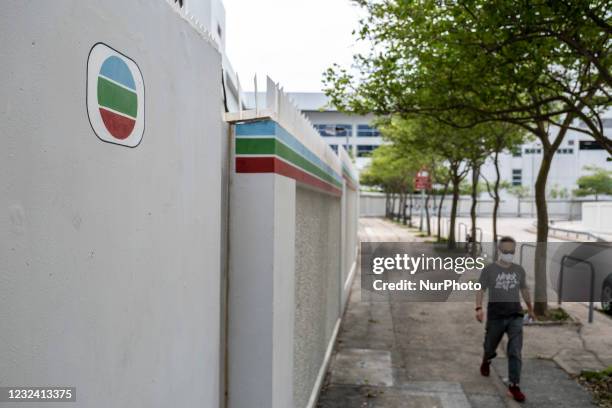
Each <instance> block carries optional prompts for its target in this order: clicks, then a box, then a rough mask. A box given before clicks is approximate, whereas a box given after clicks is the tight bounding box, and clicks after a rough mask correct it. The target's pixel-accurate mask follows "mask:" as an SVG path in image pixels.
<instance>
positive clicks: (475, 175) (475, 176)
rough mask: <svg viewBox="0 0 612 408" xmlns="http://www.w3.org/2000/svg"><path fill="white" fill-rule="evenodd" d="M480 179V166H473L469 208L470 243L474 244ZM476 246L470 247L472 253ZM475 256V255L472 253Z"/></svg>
mask: <svg viewBox="0 0 612 408" xmlns="http://www.w3.org/2000/svg"><path fill="white" fill-rule="evenodd" d="M479 178H480V165H478V164H475V165H474V166H472V194H471V196H472V206H471V207H470V220H471V222H472V226H471V230H470V235H471V240H472V242H474V243H475V242H476V206H477V205H478V179H479ZM475 248H476V245H472V251H474V250H475ZM472 255H475V253H472Z"/></svg>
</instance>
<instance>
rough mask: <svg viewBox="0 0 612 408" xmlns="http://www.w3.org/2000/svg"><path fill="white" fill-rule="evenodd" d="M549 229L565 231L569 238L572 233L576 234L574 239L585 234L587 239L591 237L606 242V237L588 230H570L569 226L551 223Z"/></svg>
mask: <svg viewBox="0 0 612 408" xmlns="http://www.w3.org/2000/svg"><path fill="white" fill-rule="evenodd" d="M548 231H549V232H550V231H554V232H562V233H565V236H566V237H567V238H570V235H573V236H574V239H578V238H579V237H580V236H585V237H587V239H591V240H593V241H596V242H605V241H606V240H605V239H602V238H600V237H598V236H597V235H595V234H593V233H591V232H588V231H576V230H570V229H567V228H559V227H553V226H551V225H549V226H548Z"/></svg>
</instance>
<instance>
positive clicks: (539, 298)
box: [534, 148, 554, 316]
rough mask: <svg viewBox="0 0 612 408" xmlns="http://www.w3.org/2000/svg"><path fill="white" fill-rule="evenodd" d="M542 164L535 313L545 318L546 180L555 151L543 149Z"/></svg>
mask: <svg viewBox="0 0 612 408" xmlns="http://www.w3.org/2000/svg"><path fill="white" fill-rule="evenodd" d="M543 151H544V154H543V155H542V163H541V165H540V170H539V171H538V177H537V179H536V182H535V203H536V210H537V222H538V227H537V237H536V241H537V242H536V252H535V296H534V300H535V302H534V311H535V313H536V315H538V316H543V315H545V314H546V311H547V309H548V297H547V294H546V289H547V276H546V249H547V248H546V242H547V241H548V208H547V206H546V180H547V178H548V173H549V171H550V165H551V163H552V159H553V154H554V150H552V151H551V149H546V148H545V149H543Z"/></svg>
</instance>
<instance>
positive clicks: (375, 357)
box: [318, 218, 612, 408]
mask: <svg viewBox="0 0 612 408" xmlns="http://www.w3.org/2000/svg"><path fill="white" fill-rule="evenodd" d="M359 233H360V238H361V240H362V241H387V242H388V241H407V242H410V241H416V240H420V239H422V238H417V236H416V235H417V234H416V233H415V232H414V230H412V231H411V230H409V229H407V228H406V227H403V226H399V225H397V224H394V223H391V222H388V221H384V220H381V219H372V218H369V219H362V220H361V222H360V228H359ZM576 307H577V308H578V309H577V310H578V311H580V312H583V307H582V306H581V305H577V306H576ZM473 309H474V307H473V303H457V302H453V303H424V302H422V303H415V302H405V301H398V300H397V299H393V298H392V299H387V300H386V301H376V302H366V301H362V299H361V289H360V279H359V274H357V275H356V278H355V281H354V282H353V289H352V294H351V297H350V300H349V306H348V309H347V311H346V315H345V317H344V320H343V324H342V328H341V331H340V333H339V335H338V340H337V343H336V346H335V353H334V357H333V359H332V362H331V364H330V369H329V372H328V375H327V378H326V382H325V385H324V387H323V390H322V393H321V396H320V399H319V402H318V406H319V407H328V408H332V407H338V408H339V407H342V408H351V407H440V408H451V407H487V408H489V407H507V406H518V405H517V404H516V403H515V402H514V401H512V400H510V399H509V398H508V397H507V396H506V389H505V386H504V385H503V378H504V377H506V364H505V360H504V358H503V357H504V353H503V351H502V350H500V352H499V354H500V358H498V359H496V360H497V361H495V364H494V365H493V372H492V375H491V377H488V378H487V377H482V376H480V373H479V364H480V359H481V352H482V346H481V344H482V339H483V333H484V327H483V325H482V324H480V323H478V322H477V321H476V320H475V319H474V311H473ZM605 319H607V318H605V317H602V318H601V319H597V320H598V321H600V323H599V326H598V327H597V328H595V327H594V326H592V327H590V328H589V329H588V330H593V331H594V333H593V336H592V337H590V338H588V339H586V340H585V339H584V333H581V332H582V331H583V330H586V329H577V328H576V327H556V328H552V327H526V328H525V352H524V370H523V381H522V382H523V384H522V386H523V389H524V390H525V392H526V394H527V397H528V402H527V404H525V405H524V406H529V407H559V406H562V407H584V406H590V405H591V397H590V395H589V394H588V393H587V392H586V391H585V390H584V389H582V388H581V387H580V386H579V385H578V384H577V383H576V382H575V381H574V380H573V379H571V378H570V376H569V375H568V374H567V373H566V372H565V371H563V370H561V369H560V368H558V364H557V362H556V361H555V360H554V358H557V357H559V356H560V355H565V354H567V355H568V356H570V357H571V356H574V355H580V356H581V357H580V358H579V359H575V360H577V361H572V358H568V360H569V361H570V362H571V364H573V367H574V368H573V369H578V370H579V369H580V368H584V367H579V366H580V365H582V364H583V360H584V362H585V363H584V364H586V366H587V367H593V368H599V367H603V366H604V365H605V364H609V363H612V358H610V357H612V356H604V355H603V354H605V352H606V350H612V344H611V343H610V342H611V341H612V340H611V339H612V336H610V335H609V333H612V321H609V322H606V321H605ZM596 322H597V321H596ZM588 330H587V331H588ZM604 333H606V334H607V335H605V337H606V338H605V339H602V338H601V337H602V336H603V335H604ZM502 346H503V345H502ZM589 347H592V348H594V349H591V348H589ZM500 348H503V347H500ZM609 358H610V359H609ZM608 359H609V360H608ZM571 364H570V365H571Z"/></svg>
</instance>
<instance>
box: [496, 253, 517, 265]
mask: <svg viewBox="0 0 612 408" xmlns="http://www.w3.org/2000/svg"><path fill="white" fill-rule="evenodd" d="M499 260H500V261H503V262H507V263H512V261H513V260H514V254H502V253H500V254H499Z"/></svg>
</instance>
